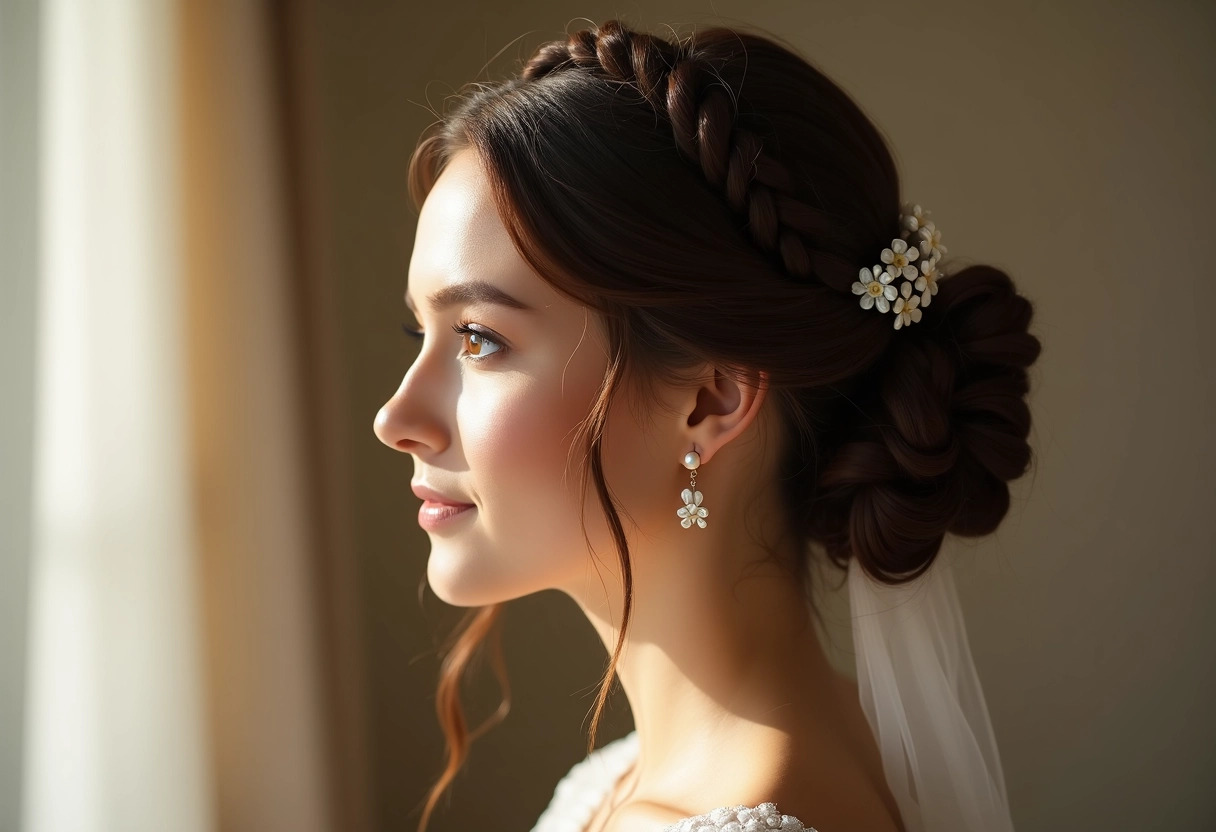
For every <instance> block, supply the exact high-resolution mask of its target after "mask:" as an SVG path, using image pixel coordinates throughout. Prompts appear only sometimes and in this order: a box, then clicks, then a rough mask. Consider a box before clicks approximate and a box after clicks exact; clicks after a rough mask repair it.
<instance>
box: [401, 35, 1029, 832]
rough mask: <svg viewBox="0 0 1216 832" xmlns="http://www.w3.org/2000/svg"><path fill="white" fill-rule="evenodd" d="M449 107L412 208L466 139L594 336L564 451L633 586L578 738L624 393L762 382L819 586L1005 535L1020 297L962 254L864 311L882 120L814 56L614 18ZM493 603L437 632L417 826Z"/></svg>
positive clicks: (885, 179) (892, 215)
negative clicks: (838, 573) (436, 749)
mask: <svg viewBox="0 0 1216 832" xmlns="http://www.w3.org/2000/svg"><path fill="white" fill-rule="evenodd" d="M456 101H457V104H456V106H455V107H454V108H453V109H452V110H451V111H450V112H449V113H447V114H446V115H444V117H443V118H442V119H441V120H440V121H438V122H436V123H435V124H434V125H432V126H431V127H429V128H428V129H427V131H426V132H425V133H424V134H423V137H422V138H421V140H420V141H419V144H418V146H417V148H416V149H415V152H414V155H413V157H412V158H411V160H410V170H409V187H410V192H411V196H412V198H413V201H414V203H415V206H417V207H419V208H420V207H421V205H422V202H423V200H424V199H425V198H426V195H427V193H428V192H429V191H430V189H431V187H432V186H433V184H434V182H435V180H436V179H437V178H438V176H439V174H440V173H441V172H442V170H443V168H444V166H445V164H446V163H447V160H448V159H450V158H451V156H452V155H453V154H454V153H455V152H456V151H458V150H461V149H464V148H472V149H473V150H474V151H475V152H476V153H477V154H478V156H479V158H480V159H481V161H482V163H483V166H484V167H485V169H486V170H487V172H488V174H489V175H490V178H491V181H492V190H493V193H494V198H495V201H496V205H497V208H498V210H499V213H500V215H501V216H502V218H503V221H504V224H505V225H506V227H507V230H508V231H509V233H510V234H511V237H512V240H513V241H514V243H515V245H516V247H517V248H518V250H519V252H520V254H521V256H522V257H523V258H524V259H525V261H527V262H528V263H529V265H530V266H531V267H532V268H534V269H535V270H536V272H537V273H538V274H539V275H540V276H541V277H542V278H543V279H545V280H546V281H548V282H550V283H551V284H552V285H553V286H554V287H555V288H557V289H558V290H559V291H562V292H564V293H566V294H567V295H568V296H569V297H571V298H572V299H574V300H576V301H578V302H581V303H584V304H586V305H588V306H590V307H592V308H593V309H595V310H597V311H598V312H599V313H600V314H601V315H602V316H603V320H604V322H605V327H606V331H607V335H608V338H609V345H610V351H611V352H610V357H609V365H608V370H607V373H606V376H605V378H604V380H603V385H602V388H601V393H600V396H599V399H598V401H597V403H596V406H595V407H594V408H593V410H592V412H591V413H590V414H589V415H588V417H587V419H586V420H585V422H584V424H583V426H582V430H581V431H580V433H579V434H578V436H577V437H576V439H577V440H578V441H576V442H575V443H574V446H573V447H572V451H573V450H579V451H582V452H584V453H585V454H586V459H588V460H589V462H590V475H591V476H590V478H589V479H590V480H591V484H593V485H594V487H595V489H596V492H597V495H598V497H599V500H600V502H601V504H602V506H603V508H604V512H605V515H606V517H607V521H608V525H609V528H610V530H611V532H612V534H613V537H614V540H615V543H616V546H617V549H618V555H619V558H620V563H621V569H622V576H623V579H624V585H625V599H624V614H623V622H622V626H621V632H620V638H619V640H618V642H617V645H616V649H615V650H614V651H613V655H612V658H611V661H610V663H609V665H608V668H607V670H606V672H605V674H604V677H603V678H602V680H601V686H600V692H599V697H598V699H597V701H596V708H595V715H594V718H593V720H592V726H591V736H590V738H589V742H588V751H590V750H591V749H592V748H594V743H595V733H596V728H597V727H598V724H599V719H600V715H601V713H602V711H603V708H604V705H605V702H606V700H607V697H608V694H609V692H610V689H611V683H612V680H613V678H614V676H615V668H616V664H617V661H618V659H619V656H620V653H621V649H622V647H623V645H624V642H625V637H626V633H627V629H628V624H629V619H630V611H631V601H632V572H631V568H630V560H629V549H628V545H627V542H626V537H625V534H624V530H623V527H622V525H621V522H620V518H619V516H618V512H617V510H616V507H615V504H614V500H613V498H612V496H611V493H610V491H609V489H608V486H607V484H606V483H605V481H604V476H603V465H602V461H601V455H600V449H601V443H602V439H603V431H604V426H605V423H606V416H607V413H608V407H609V404H610V402H611V401H612V399H613V397H614V395H616V394H617V392H618V390H619V389H620V388H621V387H622V386H624V385H627V384H628V385H631V386H636V387H638V388H640V389H642V390H643V391H644V390H645V388H646V385H648V384H650V383H652V382H654V381H657V380H666V381H677V380H687V377H686V376H684V375H682V373H685V372H686V371H688V370H689V369H691V368H693V367H697V366H702V365H703V364H705V363H706V362H708V363H709V364H710V365H712V366H715V367H718V368H723V369H727V370H738V371H740V373H739V374H740V376H741V379H740V380H741V381H744V379H743V378H742V377H743V376H747V372H746V371H749V370H751V371H755V370H760V371H763V372H764V373H765V374H767V377H768V388H769V392H770V394H771V395H772V396H773V397H774V398H775V400H776V402H777V405H776V406H777V408H778V411H779V413H780V424H781V426H782V436H781V441H782V443H783V445H782V454H781V460H782V461H781V470H780V471H779V478H780V481H781V485H782V488H781V494H782V499H783V500H784V502H785V505H784V509H785V512H784V515H785V518H786V528H784V529H783V530H782V532H783V534H784V535H786V536H788V539H790V540H794V541H796V542H797V543H798V546H797V547H796V548H797V550H798V551H799V553H800V555H799V561H798V562H797V563H794V564H786V565H788V566H789V567H790V568H791V570H793V571H794V573H795V574H796V575H797V576H799V578H800V579H802V580H804V581H806V582H808V583H809V578H808V577H807V576H808V570H807V569H806V568H805V566H806V564H807V562H808V559H809V558H810V557H811V556H812V553H813V551H816V550H819V551H822V552H823V553H824V555H825V556H826V557H827V558H828V559H830V561H831V562H832V563H834V564H835V565H836V566H838V567H840V568H841V569H846V568H847V565H848V561H849V558H851V557H855V558H857V559H858V561H859V563H860V565H861V566H862V567H863V568H864V569H865V570H866V572H867V573H869V574H870V575H871V576H873V577H875V578H876V579H878V580H880V581H883V582H886V583H900V582H904V581H908V580H912V579H913V578H915V577H916V576H917V575H919V574H921V573H922V572H924V571H925V570H926V569H927V568H928V567H929V566H930V564H932V562H933V560H934V558H935V557H936V556H937V553H938V551H939V550H940V548H941V544H942V540H943V537H944V536H945V534H946V533H947V532H953V533H955V534H956V535H963V536H979V535H984V534H987V533H989V532H991V531H993V530H994V529H995V528H996V527H997V525H998V524H999V523H1000V521H1001V520H1002V518H1003V517H1004V516H1005V514H1006V512H1007V511H1008V508H1009V488H1008V486H1007V482H1008V481H1010V480H1012V479H1015V478H1017V477H1019V476H1021V475H1022V474H1023V473H1025V471H1026V470H1027V469H1028V466H1029V464H1030V459H1031V452H1030V447H1029V445H1028V444H1027V441H1026V439H1027V436H1028V434H1029V431H1030V412H1029V409H1028V407H1027V405H1026V402H1025V396H1026V394H1027V392H1028V389H1029V384H1028V378H1027V372H1026V370H1027V368H1028V367H1029V366H1030V365H1031V364H1032V363H1033V362H1034V361H1035V359H1036V358H1037V357H1038V354H1039V351H1040V344H1039V341H1038V340H1037V339H1036V338H1035V337H1034V336H1033V335H1031V334H1030V333H1029V332H1028V326H1029V323H1030V319H1031V316H1032V313H1033V309H1032V305H1031V303H1030V302H1029V301H1028V300H1027V299H1026V298H1024V297H1022V296H1021V295H1019V294H1018V293H1017V292H1016V291H1015V288H1014V285H1013V283H1012V281H1011V280H1010V278H1009V276H1008V275H1006V274H1005V273H1004V272H1003V271H1001V270H999V269H996V268H993V267H990V266H985V265H969V266H967V267H965V268H962V269H951V270H950V272H951V273H950V274H949V276H946V277H943V278H942V279H941V280H940V282H939V284H938V285H939V291H938V293H937V294H936V295H933V296H932V297H931V298H930V299H929V300H930V303H929V304H928V305H927V306H926V307H923V308H924V312H923V318H922V320H921V321H920V322H918V323H916V324H914V325H913V326H911V327H910V328H908V329H904V330H900V331H896V330H894V329H893V327H892V326H891V322H892V318H891V317H890V316H888V315H884V314H879V313H877V312H876V311H874V310H872V309H871V310H865V309H862V308H860V307H859V305H858V299H857V296H856V295H854V294H852V292H851V288H850V287H851V286H852V283H853V282H854V281H855V280H856V279H857V274H858V271H859V269H860V268H861V267H866V266H870V265H871V264H873V263H874V262H876V258H877V254H878V252H880V251H882V249H883V248H886V247H889V246H890V245H891V242H892V240H893V239H894V238H896V237H898V236H899V233H900V226H899V216H900V206H901V203H900V193H899V178H898V174H897V171H896V167H895V163H894V161H893V159H892V156H891V153H890V151H889V149H888V148H887V145H886V142H885V141H884V139H883V137H882V135H881V134H880V133H879V131H878V130H877V128H876V127H875V126H874V125H873V123H872V122H871V121H870V120H869V119H868V118H867V117H866V116H865V114H864V113H863V112H862V110H861V109H860V108H859V107H858V105H857V104H856V103H855V102H854V101H853V100H852V99H851V98H850V97H849V96H848V95H847V94H846V93H845V92H844V91H843V90H842V89H841V88H840V87H838V86H837V85H836V84H835V83H834V82H833V81H831V80H830V79H829V78H827V77H826V76H825V75H824V74H823V73H822V72H820V71H819V70H818V69H816V68H815V67H813V66H812V65H811V64H810V63H809V62H808V61H807V60H806V59H805V58H803V57H801V56H800V55H798V54H797V53H796V52H795V51H794V50H793V49H792V48H790V47H788V46H786V45H784V44H782V43H781V42H779V40H778V39H777V38H775V37H772V36H771V35H765V34H757V33H752V32H748V31H745V30H741V29H740V28H738V27H735V28H725V27H718V28H710V29H706V30H703V31H701V32H699V33H696V34H694V35H692V36H689V37H684V38H681V37H679V36H676V37H675V38H674V39H671V40H669V39H665V38H662V37H657V36H654V35H651V34H647V33H644V32H639V31H635V30H632V29H631V28H629V27H628V26H627V25H626V24H624V23H622V22H621V21H618V20H609V21H607V22H605V23H603V24H602V25H600V26H597V27H593V28H588V29H583V30H581V31H578V32H575V33H574V34H571V35H569V36H568V37H567V38H566V39H564V40H559V41H553V42H550V43H546V44H543V45H541V46H540V47H538V48H537V49H536V51H535V53H534V54H533V55H532V56H531V58H529V59H528V60H527V61H526V62H525V63H524V64H523V66H522V68H521V69H520V71H519V72H518V73H517V74H516V75H514V76H513V77H511V78H508V79H506V80H504V81H499V82H495V83H485V82H479V83H475V84H470V85H468V86H467V87H466V88H465V89H464V90H462V94H461V95H460V96H458V97H457V98H456ZM748 377H749V378H750V377H751V376H748ZM582 487H583V489H584V496H585V493H586V489H587V487H588V477H587V476H584V477H583V478H582ZM424 580H425V578H424ZM806 589H807V594H808V598H809V586H808V587H806ZM500 608H501V605H492V606H489V607H484V608H480V609H475V610H470V611H469V613H468V614H467V615H466V618H465V621H464V622H463V623H462V625H461V626H462V627H463V630H461V629H460V628H458V630H457V635H456V636H455V637H454V638H453V641H452V642H451V644H450V646H449V647H448V648H446V655H445V658H444V661H443V667H442V669H441V674H440V682H439V690H438V695H437V708H438V711H439V719H440V722H441V724H442V726H443V728H444V733H445V735H446V737H447V741H448V764H447V767H446V769H445V771H444V772H443V774H442V776H441V777H440V779H439V781H438V782H437V783H436V784H435V786H434V787H433V788H432V790H431V792H430V795H429V797H428V800H427V803H426V807H425V810H424V812H423V816H422V821H421V824H420V827H419V829H420V832H421V830H423V829H425V826H426V823H427V820H428V819H429V816H430V814H431V812H432V810H433V808H434V806H435V804H436V802H437V800H438V798H439V796H440V794H441V793H442V792H443V791H444V790H445V789H446V788H447V787H448V785H450V783H451V781H452V779H453V778H454V776H455V774H456V771H457V770H458V769H459V768H460V766H461V764H462V763H463V760H464V759H465V757H466V756H467V751H468V744H469V741H470V739H471V738H470V737H469V736H468V735H467V733H466V731H465V723H464V717H463V711H462V709H461V706H460V701H459V685H460V679H461V676H462V674H463V672H464V670H465V668H466V667H467V666H468V664H469V663H470V661H471V659H472V658H473V657H474V655H475V654H476V652H477V650H478V648H479V646H480V644H481V642H482V641H483V640H484V638H485V637H486V636H487V635H488V634H490V633H492V632H493V633H494V634H495V635H497V633H496V631H495V630H494V625H495V623H496V619H497V616H498V614H499V612H500ZM495 669H496V672H497V673H498V676H499V680H500V683H501V684H502V687H503V691H504V698H503V702H502V706H501V707H500V708H499V709H498V711H497V712H496V714H495V715H494V716H493V717H491V719H490V720H487V723H486V724H484V725H482V726H481V727H480V728H479V729H477V731H475V732H473V735H472V737H473V738H475V737H476V736H477V735H478V734H480V733H481V732H482V731H484V730H485V729H487V728H488V727H490V725H492V724H494V723H496V722H497V721H499V720H501V718H502V717H504V716H505V715H506V712H507V710H509V707H510V694H509V688H508V685H507V681H506V677H505V672H504V671H503V670H502V661H501V657H500V656H499V657H498V660H497V661H496V664H495Z"/></svg>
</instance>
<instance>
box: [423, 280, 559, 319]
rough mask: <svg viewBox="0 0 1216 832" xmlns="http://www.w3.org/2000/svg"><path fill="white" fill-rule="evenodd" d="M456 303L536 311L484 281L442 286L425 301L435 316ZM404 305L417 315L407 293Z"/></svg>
mask: <svg viewBox="0 0 1216 832" xmlns="http://www.w3.org/2000/svg"><path fill="white" fill-rule="evenodd" d="M458 303H494V304H498V305H499V306H506V307H510V308H511V309H519V310H521V311H523V312H534V311H536V310H535V309H533V308H532V307H531V306H528V304H526V303H524V302H523V301H521V300H518V299H516V298H515V297H513V296H511V295H509V294H507V293H506V292H504V291H503V290H502V289H499V288H498V287H497V286H495V285H494V284H493V283H487V282H485V281H484V280H470V281H467V282H465V283H452V284H450V285H448V286H444V287H443V288H442V289H440V290H439V291H437V292H435V293H434V294H433V295H431V296H430V297H429V298H428V299H427V304H428V305H429V306H430V307H431V311H432V312H434V313H436V314H438V313H439V312H441V311H443V310H444V309H446V308H448V307H449V306H455V305H456V304H458ZM405 305H406V306H408V307H409V309H410V311H411V312H413V313H414V314H417V313H418V309H417V307H415V306H414V301H413V299H412V298H411V297H410V295H409V292H406V294H405Z"/></svg>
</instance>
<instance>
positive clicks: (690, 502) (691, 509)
mask: <svg viewBox="0 0 1216 832" xmlns="http://www.w3.org/2000/svg"><path fill="white" fill-rule="evenodd" d="M700 464H701V455H700V454H699V453H697V452H696V451H689V452H688V453H686V454H684V467H685V468H688V469H689V470H690V471H691V472H692V473H691V474H690V481H689V484H688V488H685V489H684V490H683V491H681V492H680V499H681V500H683V501H684V508H682V509H679V510H678V511H676V514H677V515H678V516H679V517H680V518H681V519H680V525H681V526H683V527H684V528H686V529H690V528H692V524H693V523H694V522H695V523H696V524H697V525H698V526H700V527H701V528H705V518H706V517H708V516H709V509H707V508H705V506H703V505H701V492H700V491H698V490H697V466H698V465H700Z"/></svg>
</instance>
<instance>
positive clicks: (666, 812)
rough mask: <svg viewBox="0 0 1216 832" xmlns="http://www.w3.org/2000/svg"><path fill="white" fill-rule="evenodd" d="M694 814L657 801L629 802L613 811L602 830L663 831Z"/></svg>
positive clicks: (627, 831) (619, 831)
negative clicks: (662, 804) (661, 804)
mask: <svg viewBox="0 0 1216 832" xmlns="http://www.w3.org/2000/svg"><path fill="white" fill-rule="evenodd" d="M696 814H697V813H696V812H692V813H689V812H683V811H680V810H679V809H676V808H674V807H671V806H660V805H659V804H657V803H630V804H627V805H625V806H621V807H620V808H619V809H617V810H616V812H614V813H613V816H612V819H611V820H610V821H609V822H608V825H607V826H605V827H604V829H603V832H663V829H664V828H666V827H668V826H670V825H671V824H673V823H679V822H680V821H682V820H684V818H687V817H693V816H695V815H696Z"/></svg>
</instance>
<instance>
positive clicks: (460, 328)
mask: <svg viewBox="0 0 1216 832" xmlns="http://www.w3.org/2000/svg"><path fill="white" fill-rule="evenodd" d="M470 323H471V321H461V322H460V323H458V324H453V325H452V331H453V332H455V333H456V334H457V335H461V336H464V335H476V336H477V337H478V338H480V339H481V340H483V341H489V342H490V343H492V344H494V345H495V346H497V347H498V349H497V350H495V351H494V352H492V353H490V354H489V355H486V356H480V357H479V356H475V355H471V354H466V355H465V356H462V357H463V358H464V360H465V361H472V362H473V363H475V364H476V363H478V362H481V361H488V360H489V359H490V358H492V357H494V356H496V355H501V354H503V353H505V352H506V351H507V346H506V344H504V343H503V342H502V341H500V340H498V338H496V337H494V336H493V335H490V334H489V333H487V332H484V331H482V330H481V329H473V328H472V327H471V326H469V324H470ZM401 331H402V332H404V333H405V334H406V335H408V336H410V337H411V338H417V339H419V340H421V339H422V338H425V337H426V333H425V332H423V331H422V330H420V329H411V328H410V327H408V326H406V325H405V324H404V323H402V324H401Z"/></svg>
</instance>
